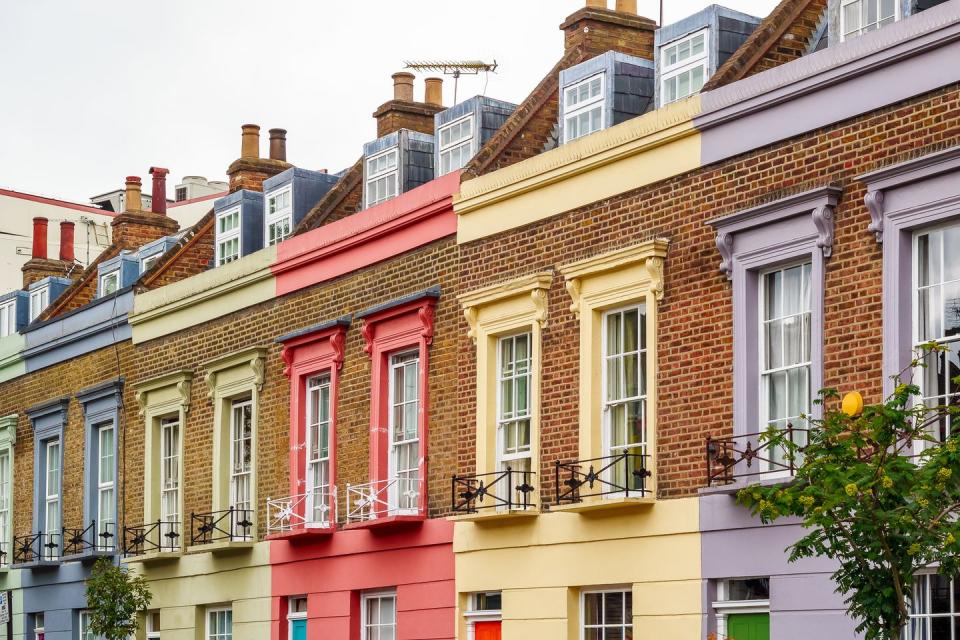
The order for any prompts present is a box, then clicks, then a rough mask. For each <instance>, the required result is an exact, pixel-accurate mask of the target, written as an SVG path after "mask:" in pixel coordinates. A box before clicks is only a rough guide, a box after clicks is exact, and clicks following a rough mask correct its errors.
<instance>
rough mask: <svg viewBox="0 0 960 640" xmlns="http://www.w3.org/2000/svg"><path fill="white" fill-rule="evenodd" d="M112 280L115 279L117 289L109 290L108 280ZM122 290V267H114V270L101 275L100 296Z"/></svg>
mask: <svg viewBox="0 0 960 640" xmlns="http://www.w3.org/2000/svg"><path fill="white" fill-rule="evenodd" d="M110 280H114V281H115V287H116V288H115V289H114V290H113V291H110V292H109V293H108V292H107V282H109V281H110ZM119 290H120V269H119V268H118V269H114V270H113V271H108V272H107V273H104V274H103V275H101V276H100V297H101V298H102V297H103V296H108V295H110V294H111V293H116V292H117V291H119Z"/></svg>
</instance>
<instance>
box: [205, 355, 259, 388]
mask: <svg viewBox="0 0 960 640" xmlns="http://www.w3.org/2000/svg"><path fill="white" fill-rule="evenodd" d="M266 356H267V349H266V348H265V347H250V348H248V349H242V350H240V351H234V352H233V353H228V354H226V355H224V356H220V357H219V358H216V359H214V360H211V361H209V362H206V363H204V365H203V368H204V369H205V371H206V374H205V375H204V380H205V382H206V383H207V397H208V398H209V399H210V400H214V399H215V398H216V395H217V390H218V389H219V387H220V382H219V376H220V375H221V374H223V373H224V372H226V371H229V370H230V369H244V368H246V369H247V371H246V373H247V375H244V376H243V379H244V380H247V381H248V382H249V383H250V384H252V385H253V386H254V387H256V389H257V391H258V392H259V391H262V390H263V382H264V374H265V363H266Z"/></svg>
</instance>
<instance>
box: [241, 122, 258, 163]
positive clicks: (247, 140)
mask: <svg viewBox="0 0 960 640" xmlns="http://www.w3.org/2000/svg"><path fill="white" fill-rule="evenodd" d="M240 129H241V130H242V131H243V133H242V134H241V137H240V157H241V158H259V157H260V126H259V125H256V124H245V125H243V126H241V127H240Z"/></svg>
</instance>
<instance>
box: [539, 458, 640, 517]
mask: <svg viewBox="0 0 960 640" xmlns="http://www.w3.org/2000/svg"><path fill="white" fill-rule="evenodd" d="M646 460H647V454H645V453H630V452H624V453H620V454H617V455H613V456H604V457H602V458H592V459H590V460H578V461H576V462H559V461H557V462H556V463H555V469H554V472H555V474H556V491H557V497H556V504H558V505H560V504H571V503H575V502H582V501H583V499H584V498H601V497H604V496H623V497H625V498H629V497H631V496H632V497H645V496H646V495H648V494H649V493H650V491H649V489H648V488H647V479H648V478H649V477H650V476H651V475H653V474H651V473H650V470H649V469H648V468H647V462H646Z"/></svg>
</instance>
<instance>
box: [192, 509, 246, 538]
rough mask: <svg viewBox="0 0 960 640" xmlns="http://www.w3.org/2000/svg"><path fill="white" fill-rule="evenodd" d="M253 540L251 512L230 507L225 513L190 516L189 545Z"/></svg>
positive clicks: (194, 514) (214, 512)
mask: <svg viewBox="0 0 960 640" xmlns="http://www.w3.org/2000/svg"><path fill="white" fill-rule="evenodd" d="M252 539H253V510H251V509H236V508H234V507H230V508H229V509H227V510H226V511H212V512H210V513H191V514H190V545H191V546H195V545H201V544H211V543H214V542H223V541H231V540H232V541H235V542H245V541H250V540H252Z"/></svg>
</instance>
